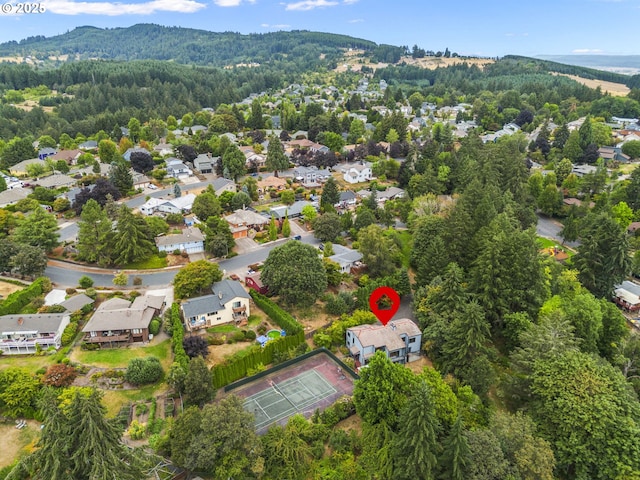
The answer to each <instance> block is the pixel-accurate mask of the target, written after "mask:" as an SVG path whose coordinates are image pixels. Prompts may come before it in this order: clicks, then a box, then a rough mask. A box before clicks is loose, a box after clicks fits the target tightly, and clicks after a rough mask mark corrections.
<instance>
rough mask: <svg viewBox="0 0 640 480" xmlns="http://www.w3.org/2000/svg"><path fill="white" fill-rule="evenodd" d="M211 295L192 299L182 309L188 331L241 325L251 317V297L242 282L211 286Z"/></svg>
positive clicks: (226, 282)
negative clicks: (226, 324)
mask: <svg viewBox="0 0 640 480" xmlns="http://www.w3.org/2000/svg"><path fill="white" fill-rule="evenodd" d="M211 292H212V293H211V295H204V296H202V297H196V298H191V299H189V300H186V301H184V302H183V303H182V305H181V309H182V314H183V317H184V322H185V325H186V327H187V331H190V332H191V331H194V330H200V329H202V328H209V327H212V326H214V325H222V324H224V323H230V322H236V323H239V322H241V321H242V320H245V319H246V318H247V317H248V316H249V315H250V310H249V309H250V306H249V301H250V299H251V297H250V296H249V294H248V293H247V291H246V290H245V289H244V287H243V286H242V284H241V283H240V282H237V281H235V280H222V281H220V282H217V283H214V284H213V285H212V286H211Z"/></svg>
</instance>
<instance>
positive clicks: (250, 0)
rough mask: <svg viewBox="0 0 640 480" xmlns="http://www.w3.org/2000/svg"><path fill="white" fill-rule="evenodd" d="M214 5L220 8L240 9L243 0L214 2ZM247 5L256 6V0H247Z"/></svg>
mask: <svg viewBox="0 0 640 480" xmlns="http://www.w3.org/2000/svg"><path fill="white" fill-rule="evenodd" d="M213 3H215V4H216V5H217V6H219V7H238V6H240V4H241V3H243V0H213ZM246 3H251V4H254V3H256V0H247V1H246Z"/></svg>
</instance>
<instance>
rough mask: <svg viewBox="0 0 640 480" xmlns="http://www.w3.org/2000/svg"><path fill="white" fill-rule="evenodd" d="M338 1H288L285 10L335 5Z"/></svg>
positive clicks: (301, 9)
mask: <svg viewBox="0 0 640 480" xmlns="http://www.w3.org/2000/svg"><path fill="white" fill-rule="evenodd" d="M335 5H338V2H335V1H333V0H302V1H301V2H295V3H287V4H286V7H285V10H300V11H305V10H313V9H314V8H323V7H333V6H335Z"/></svg>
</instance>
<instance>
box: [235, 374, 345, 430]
mask: <svg viewBox="0 0 640 480" xmlns="http://www.w3.org/2000/svg"><path fill="white" fill-rule="evenodd" d="M269 385H270V387H271V388H269V389H267V390H263V391H262V392H259V393H256V394H255V395H252V396H250V397H249V398H247V399H246V401H245V409H246V410H248V411H250V412H253V413H254V415H255V417H256V428H257V429H261V428H262V427H264V426H265V425H269V424H271V423H274V422H277V421H278V420H281V419H283V418H287V417H290V416H291V415H293V414H294V413H304V411H305V409H307V408H308V407H310V406H311V405H314V404H316V403H318V402H320V401H321V400H323V399H325V398H327V397H329V396H331V395H333V394H335V393H336V389H335V388H333V387H332V386H331V385H330V384H329V382H327V381H326V380H325V379H324V378H323V377H322V376H321V375H320V374H319V373H318V372H316V371H315V370H309V371H307V372H304V373H301V374H300V375H297V376H296V377H294V378H290V379H288V380H285V381H284V382H281V383H275V382H273V381H271V383H270V384H269Z"/></svg>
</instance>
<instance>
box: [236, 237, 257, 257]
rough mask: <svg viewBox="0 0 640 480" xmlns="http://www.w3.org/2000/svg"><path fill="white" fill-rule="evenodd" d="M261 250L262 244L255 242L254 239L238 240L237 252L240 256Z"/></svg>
mask: <svg viewBox="0 0 640 480" xmlns="http://www.w3.org/2000/svg"><path fill="white" fill-rule="evenodd" d="M259 248H260V244H258V243H256V242H254V241H253V239H251V238H249V237H244V238H236V252H238V255H243V254H245V253H247V252H253V251H254V250H258V249H259Z"/></svg>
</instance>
